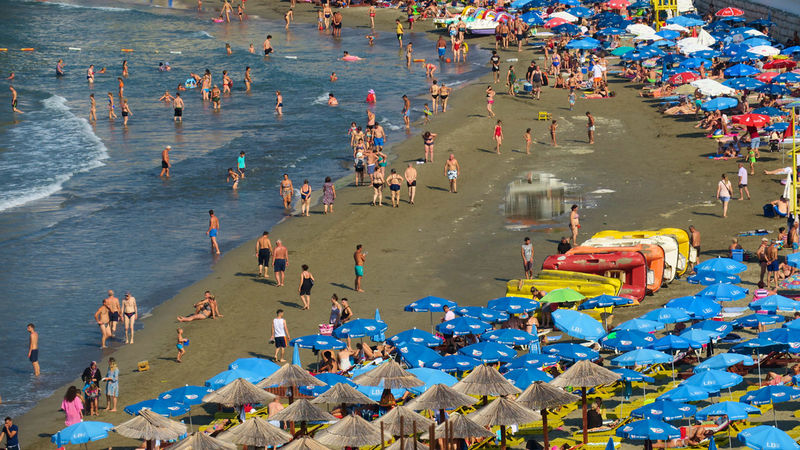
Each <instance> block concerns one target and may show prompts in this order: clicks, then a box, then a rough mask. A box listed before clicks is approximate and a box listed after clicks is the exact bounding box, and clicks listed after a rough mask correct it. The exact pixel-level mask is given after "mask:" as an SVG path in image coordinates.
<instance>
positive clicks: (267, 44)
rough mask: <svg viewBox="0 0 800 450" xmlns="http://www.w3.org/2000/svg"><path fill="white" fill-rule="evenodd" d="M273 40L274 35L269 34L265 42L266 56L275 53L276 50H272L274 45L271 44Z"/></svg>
mask: <svg viewBox="0 0 800 450" xmlns="http://www.w3.org/2000/svg"><path fill="white" fill-rule="evenodd" d="M271 39H272V35H271V34H268V35H267V39H266V40H264V56H267V55H269V54H270V53H272V52H274V51H275V49H274V48H272V43H271V42H270V40H271Z"/></svg>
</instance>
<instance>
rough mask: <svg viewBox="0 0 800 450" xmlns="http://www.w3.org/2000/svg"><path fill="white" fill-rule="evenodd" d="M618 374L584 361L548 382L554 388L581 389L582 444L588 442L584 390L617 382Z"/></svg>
mask: <svg viewBox="0 0 800 450" xmlns="http://www.w3.org/2000/svg"><path fill="white" fill-rule="evenodd" d="M619 378H620V374H618V373H615V372H612V371H610V370H608V369H606V368H604V367H600V366H598V365H597V364H595V363H593V362H591V361H589V360H587V359H584V360H581V361H578V362H577V363H575V364H574V365H573V366H572V367H570V368H569V369H567V370H566V371H565V372H564V373H562V374H561V375H559V376H558V377H556V379H554V380H553V381H551V382H550V384H552V385H553V386H556V387H567V386H574V387H580V388H581V402H582V403H583V443H584V445H585V444H586V443H588V442H589V432H588V429H587V428H586V388H589V387H596V386H602V385H604V384H609V383H613V382H615V381H617V380H619Z"/></svg>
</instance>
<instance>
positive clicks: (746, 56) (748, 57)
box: [728, 52, 761, 63]
mask: <svg viewBox="0 0 800 450" xmlns="http://www.w3.org/2000/svg"><path fill="white" fill-rule="evenodd" d="M759 59H761V56H759V55H756V54H755V53H750V52H744V53H740V54H738V55H736V56H731V57H730V59H728V62H732V63H742V62H750V61H757V60H759Z"/></svg>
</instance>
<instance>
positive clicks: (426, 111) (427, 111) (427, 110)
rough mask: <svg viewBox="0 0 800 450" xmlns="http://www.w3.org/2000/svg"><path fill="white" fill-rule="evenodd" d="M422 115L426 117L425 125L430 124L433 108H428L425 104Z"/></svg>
mask: <svg viewBox="0 0 800 450" xmlns="http://www.w3.org/2000/svg"><path fill="white" fill-rule="evenodd" d="M422 113H423V114H424V115H425V117H424V119H425V123H428V122H430V119H431V116H432V115H433V113H432V112H431V108H430V107H429V106H428V104H427V103H425V106H424V107H423V108H422Z"/></svg>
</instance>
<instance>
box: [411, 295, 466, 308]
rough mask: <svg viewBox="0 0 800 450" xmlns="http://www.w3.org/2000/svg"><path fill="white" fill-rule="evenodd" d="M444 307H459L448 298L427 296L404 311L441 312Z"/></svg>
mask: <svg viewBox="0 0 800 450" xmlns="http://www.w3.org/2000/svg"><path fill="white" fill-rule="evenodd" d="M444 306H448V307H450V308H455V307H456V306H458V305H457V304H456V302H454V301H452V300H447V299H446V298H441V297H434V296H431V295H429V296H427V297H422V298H421V299H419V300H417V301H415V302H412V303H409V304H408V305H406V306H405V307H404V308H403V311H410V312H433V311H436V312H439V311H442V308H443V307H444Z"/></svg>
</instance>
